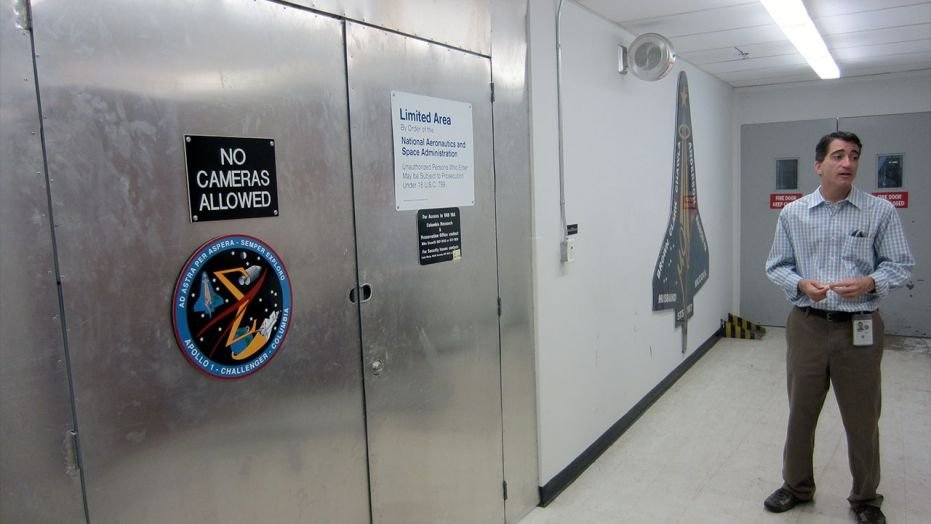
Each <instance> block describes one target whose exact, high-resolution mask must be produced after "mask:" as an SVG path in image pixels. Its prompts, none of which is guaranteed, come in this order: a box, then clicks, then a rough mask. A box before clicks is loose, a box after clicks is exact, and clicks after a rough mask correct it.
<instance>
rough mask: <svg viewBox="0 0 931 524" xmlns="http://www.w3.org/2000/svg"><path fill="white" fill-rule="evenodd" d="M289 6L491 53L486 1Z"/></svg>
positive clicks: (330, 0) (316, 0)
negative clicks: (319, 11)
mask: <svg viewBox="0 0 931 524" xmlns="http://www.w3.org/2000/svg"><path fill="white" fill-rule="evenodd" d="M293 3H295V4H298V5H304V6H307V7H311V8H313V9H319V10H321V11H324V12H327V13H332V14H335V15H339V16H344V17H346V18H349V19H351V20H356V21H359V22H363V23H366V24H371V25H374V26H378V27H383V28H385V29H390V30H392V31H398V32H400V33H404V34H408V35H412V36H416V37H418V38H423V39H425V40H431V41H433V42H439V43H441V44H445V45H448V46H452V47H457V48H459V49H466V50H468V51H472V52H474V53H479V54H482V55H486V56H487V55H488V54H489V53H490V52H491V19H490V10H489V4H491V3H493V2H491V1H490V0H391V1H388V2H386V1H384V0H294V1H293Z"/></svg>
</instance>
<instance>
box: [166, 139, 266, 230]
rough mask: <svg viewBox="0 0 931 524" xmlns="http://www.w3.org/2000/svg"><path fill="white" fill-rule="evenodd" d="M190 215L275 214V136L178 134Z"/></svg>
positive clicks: (198, 218)
mask: <svg viewBox="0 0 931 524" xmlns="http://www.w3.org/2000/svg"><path fill="white" fill-rule="evenodd" d="M184 159H185V163H186V165H187V185H188V198H189V201H190V206H191V220H192V221H194V222H206V221H208V220H231V219H235V218H259V217H273V216H278V178H277V172H276V170H275V141H274V140H273V139H271V138H236V137H223V136H198V135H185V136H184Z"/></svg>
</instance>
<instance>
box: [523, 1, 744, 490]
mask: <svg viewBox="0 0 931 524" xmlns="http://www.w3.org/2000/svg"><path fill="white" fill-rule="evenodd" d="M529 4H530V12H529V17H530V22H529V23H530V67H531V119H532V148H533V152H532V161H533V166H532V178H533V200H534V202H533V206H534V210H533V220H534V293H535V314H536V319H535V322H534V324H535V326H536V340H537V360H536V361H537V390H538V405H537V407H538V423H539V447H540V453H539V455H540V484H541V485H544V484H546V483H547V482H548V481H549V480H550V479H552V477H553V476H554V475H556V474H557V473H559V472H560V471H561V470H562V469H564V468H565V467H566V466H567V465H569V463H571V462H572V461H573V460H574V459H575V458H576V457H578V456H579V454H581V453H582V452H583V451H584V450H585V449H586V448H587V447H588V446H589V445H590V444H592V443H593V442H594V441H595V440H596V439H597V438H598V437H600V436H601V435H602V434H603V433H604V432H605V431H606V430H607V429H608V428H610V427H611V425H612V424H614V423H615V422H616V421H617V420H618V419H620V418H621V417H622V416H624V415H625V414H626V413H627V412H628V411H629V410H630V409H631V408H632V407H633V406H634V405H635V404H636V403H637V402H638V401H640V400H641V399H642V398H643V397H644V396H645V395H646V394H647V393H648V392H649V391H650V390H651V389H652V388H653V387H654V386H656V385H657V384H658V383H659V382H660V381H661V380H662V379H663V378H664V377H666V376H667V375H668V374H669V373H670V372H671V371H673V370H674V369H675V367H676V366H678V365H679V364H680V363H681V362H682V361H683V359H684V358H685V357H687V356H688V354H686V355H683V354H682V352H681V345H682V338H681V330H679V329H676V328H675V326H674V320H673V317H672V312H671V311H661V312H653V311H652V272H653V269H654V265H655V264H656V259H657V256H658V254H659V249H660V246H661V245H662V241H663V238H664V234H665V229H666V226H667V223H668V220H669V211H670V209H669V208H670V197H671V183H672V180H671V179H672V166H673V140H674V128H675V106H676V100H677V99H676V78H677V76H678V73H679V71H681V70H685V71H686V72H687V74H688V80H689V91H690V98H691V107H692V124H693V132H694V144H695V149H696V153H695V160H696V173H697V184H698V188H697V191H698V199H699V212H700V213H701V217H702V221H703V223H704V227H705V233H706V235H707V238H708V243H709V250H710V254H709V262H710V272H709V273H710V276H709V280H708V282H707V283H706V284H705V286H704V287H703V288H702V289H701V291H699V293H698V294H697V295H696V297H695V315H694V316H693V317H692V319H691V320H690V321H689V324H688V328H689V330H688V353H691V352H693V351H694V350H695V349H696V348H697V347H698V346H700V345H701V344H702V343H703V342H705V341H706V340H707V339H708V338H709V337H711V336H712V334H713V333H714V332H715V331H716V330H717V329H718V326H719V324H720V319H721V318H723V317H725V316H726V315H727V313H728V312H729V311H733V306H734V304H735V303H736V302H735V301H734V299H733V293H732V287H733V285H734V282H735V281H734V279H733V277H732V275H733V273H734V267H733V260H734V257H733V253H734V251H735V249H736V248H735V245H734V241H733V238H734V237H733V234H732V233H733V225H732V220H733V213H732V211H731V210H732V208H733V206H734V198H735V197H734V195H735V194H734V193H733V188H734V187H735V183H734V181H733V178H732V176H733V175H732V173H733V172H734V171H733V169H732V166H731V162H732V158H733V154H734V152H733V150H732V148H733V140H732V136H733V135H732V129H733V122H734V119H733V115H732V109H731V107H732V105H731V102H732V89H731V88H730V87H729V86H727V85H726V84H724V83H722V82H720V81H718V80H716V79H714V78H712V77H710V76H709V75H707V74H705V73H702V72H701V71H699V70H698V69H696V68H694V67H692V66H691V65H689V64H685V63H682V62H679V63H677V64H676V66H675V69H674V70H673V71H672V73H670V74H669V75H668V76H667V77H666V78H664V79H662V80H660V81H658V82H644V81H642V80H639V79H637V78H635V77H633V75H627V76H621V75H619V74H618V73H617V46H618V45H619V44H624V45H626V44H629V43H630V41H631V40H632V37H633V35H631V34H629V33H627V32H626V31H624V30H622V29H620V28H618V27H617V26H615V25H614V24H611V23H609V22H607V21H605V20H603V19H601V18H599V17H597V16H595V15H593V14H591V13H590V12H588V11H586V10H584V9H582V8H581V7H579V6H578V5H576V4H575V3H573V2H566V3H565V5H564V8H563V16H562V43H563V45H562V47H563V62H562V63H563V85H562V93H563V129H564V150H565V185H566V199H567V220H568V223H570V224H572V223H577V224H579V231H580V233H579V235H578V238H577V258H576V261H575V262H573V263H570V264H562V263H561V262H560V241H561V232H562V226H561V223H560V212H559V207H560V206H559V155H558V133H557V132H558V129H557V112H556V108H557V106H556V51H555V47H556V46H555V27H556V10H557V6H558V0H541V1H535V2H531V3H529Z"/></svg>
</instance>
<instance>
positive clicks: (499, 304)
mask: <svg viewBox="0 0 931 524" xmlns="http://www.w3.org/2000/svg"><path fill="white" fill-rule="evenodd" d="M498 316H499V317H500V316H501V297H498Z"/></svg>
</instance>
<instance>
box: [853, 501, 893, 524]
mask: <svg viewBox="0 0 931 524" xmlns="http://www.w3.org/2000/svg"><path fill="white" fill-rule="evenodd" d="M850 509H851V510H853V512H854V513H855V514H856V515H857V522H862V523H863V524H886V516H885V515H883V511H882V510H881V509H879V506H870V505H869V504H857V505H856V506H854V507H852V508H850Z"/></svg>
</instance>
